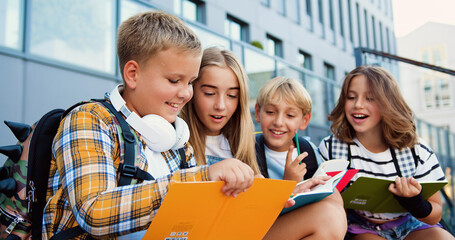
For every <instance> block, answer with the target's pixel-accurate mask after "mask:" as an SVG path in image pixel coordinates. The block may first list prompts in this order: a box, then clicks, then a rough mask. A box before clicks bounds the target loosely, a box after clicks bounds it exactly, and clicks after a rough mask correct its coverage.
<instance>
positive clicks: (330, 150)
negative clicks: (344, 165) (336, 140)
mask: <svg viewBox="0 0 455 240" xmlns="http://www.w3.org/2000/svg"><path fill="white" fill-rule="evenodd" d="M332 141H333V135H330V137H329V146H328V152H329V160H330V159H333V153H332V145H333V143H332ZM348 161H349V163H350V162H351V160H350V159H348Z"/></svg>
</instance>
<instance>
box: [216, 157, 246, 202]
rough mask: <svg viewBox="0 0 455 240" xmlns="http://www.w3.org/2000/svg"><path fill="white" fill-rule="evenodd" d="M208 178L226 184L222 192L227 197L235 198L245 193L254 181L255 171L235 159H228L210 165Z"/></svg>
mask: <svg viewBox="0 0 455 240" xmlns="http://www.w3.org/2000/svg"><path fill="white" fill-rule="evenodd" d="M208 176H209V179H210V180H211V181H224V182H226V184H225V185H224V186H223V188H222V189H221V191H222V192H223V193H224V194H226V195H227V196H233V197H237V195H238V194H239V193H241V192H245V191H246V190H247V189H248V188H249V187H250V186H251V185H252V184H253V180H254V172H253V169H251V168H250V166H248V165H247V164H245V163H243V162H241V161H240V160H238V159H234V158H228V159H225V160H223V161H220V162H217V163H215V164H213V165H210V166H209V169H208Z"/></svg>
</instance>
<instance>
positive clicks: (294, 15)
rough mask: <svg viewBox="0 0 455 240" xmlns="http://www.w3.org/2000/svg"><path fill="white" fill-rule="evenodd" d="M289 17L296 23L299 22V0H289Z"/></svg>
mask: <svg viewBox="0 0 455 240" xmlns="http://www.w3.org/2000/svg"><path fill="white" fill-rule="evenodd" d="M289 4H290V5H289V9H291V11H290V12H289V18H291V19H292V20H294V22H296V23H297V24H300V1H299V0H292V1H290V2H289Z"/></svg>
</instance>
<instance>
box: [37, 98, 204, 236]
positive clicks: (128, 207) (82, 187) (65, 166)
mask: <svg viewBox="0 0 455 240" xmlns="http://www.w3.org/2000/svg"><path fill="white" fill-rule="evenodd" d="M119 131H120V125H119V124H118V122H117V119H116V118H115V117H114V116H113V115H111V113H110V112H109V111H108V110H107V109H106V108H105V107H104V106H103V105H102V104H100V103H96V102H94V103H88V104H84V105H81V106H79V107H77V108H75V109H74V110H72V111H71V112H70V113H69V114H68V115H67V116H66V117H65V118H64V119H63V121H62V122H61V123H60V126H59V129H58V132H57V134H56V136H55V138H54V142H53V147H52V150H53V159H52V161H51V169H50V179H49V184H48V186H49V188H48V190H47V199H48V201H47V205H46V207H45V209H44V216H43V239H49V238H50V237H52V236H53V235H54V234H55V233H57V232H60V231H63V230H66V229H69V228H72V227H75V226H77V225H80V226H81V227H82V228H83V229H84V230H85V231H86V232H88V233H90V234H91V235H92V236H93V237H96V238H103V239H105V238H114V239H115V238H116V236H119V235H124V234H128V233H131V232H135V231H139V230H145V229H146V228H147V227H148V226H149V225H150V223H151V221H152V220H153V218H154V216H155V214H156V213H157V211H158V209H159V207H160V205H161V201H162V200H163V199H164V197H165V195H166V193H167V191H168V189H169V184H171V182H173V181H187V182H190V181H207V180H208V176H207V167H206V166H200V167H195V166H196V162H195V160H194V156H193V152H192V148H191V146H189V145H188V144H187V145H186V149H185V150H186V158H187V161H188V163H189V166H190V167H191V168H189V169H179V166H180V158H179V155H178V154H177V153H176V152H174V151H167V152H163V153H162V155H163V157H164V158H165V159H166V162H167V164H168V166H169V169H170V172H171V174H170V175H168V176H165V177H162V178H158V179H156V180H153V181H145V182H143V183H136V182H135V180H133V183H132V184H131V185H128V186H121V187H119V186H117V181H118V175H117V168H118V166H119V164H120V163H121V162H123V155H124V149H123V142H121V141H120V140H119V134H118V133H119ZM135 133H136V136H137V138H138V139H139V141H138V143H137V144H136V158H135V166H137V167H139V168H141V169H143V170H144V171H147V160H146V158H145V155H144V151H143V150H144V149H145V147H146V146H145V143H144V141H142V139H141V136H140V134H139V133H137V132H135ZM85 237H87V234H83V235H81V236H79V237H78V239H85Z"/></svg>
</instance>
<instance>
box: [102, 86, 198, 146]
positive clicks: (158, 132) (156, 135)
mask: <svg viewBox="0 0 455 240" xmlns="http://www.w3.org/2000/svg"><path fill="white" fill-rule="evenodd" d="M122 89H123V86H122V85H121V84H120V85H117V86H116V87H115V88H114V90H112V92H111V94H110V100H111V102H112V105H113V106H114V108H115V110H117V111H119V112H120V113H122V114H123V115H124V116H125V117H126V122H127V123H128V124H129V125H130V126H131V127H132V128H134V129H135V130H136V131H138V132H139V133H140V134H141V135H142V137H143V138H144V141H145V143H146V144H147V147H148V148H150V149H151V150H152V151H155V152H165V151H167V150H169V149H172V150H177V149H179V148H182V147H183V146H184V144H185V143H186V142H188V139H189V138H190V130H189V129H188V125H187V124H186V122H185V121H184V120H183V119H181V118H179V117H177V118H176V119H175V122H174V126H175V128H174V126H172V124H171V123H169V122H168V121H167V120H166V119H164V118H163V117H161V116H159V115H156V114H149V115H145V116H144V117H142V118H141V117H140V116H139V115H137V113H135V112H132V111H130V110H129V109H128V107H127V106H126V102H125V100H124V99H123V97H122V95H120V91H121V90H122Z"/></svg>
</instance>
